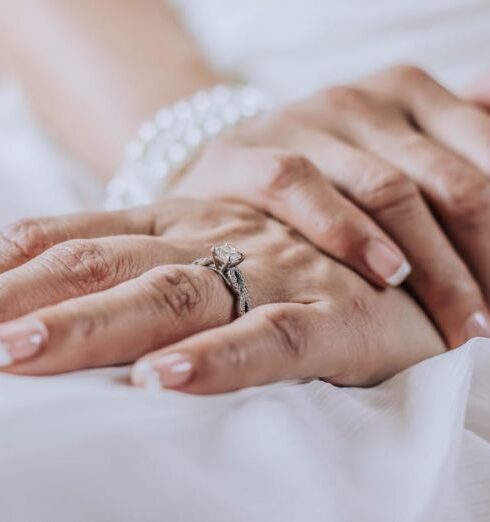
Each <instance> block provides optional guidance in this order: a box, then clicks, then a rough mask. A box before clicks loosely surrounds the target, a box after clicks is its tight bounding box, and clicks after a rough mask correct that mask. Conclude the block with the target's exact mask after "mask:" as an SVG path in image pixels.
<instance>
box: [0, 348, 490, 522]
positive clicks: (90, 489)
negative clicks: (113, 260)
mask: <svg viewBox="0 0 490 522" xmlns="http://www.w3.org/2000/svg"><path fill="white" fill-rule="evenodd" d="M489 375H490V342H489V341H487V340H475V341H473V342H471V343H469V345H468V346H467V347H465V348H461V349H459V350H456V351H453V352H450V353H448V354H446V355H443V356H440V357H437V358H434V359H430V360H427V361H424V362H423V363H421V364H418V365H417V366H416V367H414V368H412V369H410V370H408V371H406V372H404V373H402V374H400V375H398V376H396V377H395V378H394V379H392V380H390V381H388V382H385V383H384V384H382V385H380V386H378V387H376V388H372V389H368V390H359V389H347V388H346V389H341V388H335V387H333V386H331V385H329V384H326V383H321V382H316V381H315V382H311V383H308V384H296V383H280V384H277V385H272V386H269V387H264V388H255V389H249V390H244V391H240V392H237V393H232V394H228V395H224V396H218V397H190V396H185V395H181V394H177V393H173V392H162V393H159V392H157V393H149V392H145V391H142V390H137V389H134V388H131V387H130V386H129V385H128V384H127V377H128V372H127V370H125V369H108V370H96V371H90V372H84V373H78V374H73V375H65V376H58V377H49V378H19V377H10V376H6V375H4V376H0V390H1V393H0V419H1V426H2V430H1V432H0V510H1V511H0V513H1V520H2V522H135V521H138V522H155V521H157V520H158V521H167V520H168V521H172V522H177V521H185V522H203V521H213V522H215V521H218V522H251V521H253V522H272V521H281V522H305V521H309V520H311V521H320V520H322V521H323V520H325V521H346V522H352V521H358V520H359V521H361V520H362V521H363V522H394V521H397V522H476V521H479V522H488V520H489V519H490V495H489V492H490V382H489V379H488V376H489Z"/></svg>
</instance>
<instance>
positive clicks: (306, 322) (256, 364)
mask: <svg viewBox="0 0 490 522" xmlns="http://www.w3.org/2000/svg"><path fill="white" fill-rule="evenodd" d="M75 238H77V239H75ZM1 241H2V243H1V245H0V252H1V256H2V257H1V259H0V271H2V272H4V273H3V274H2V275H0V289H1V291H0V314H1V319H2V320H3V321H6V320H9V319H10V321H8V322H5V323H3V324H0V347H1V348H2V349H1V350H0V360H1V361H2V362H3V365H4V366H5V367H6V368H5V369H6V370H7V371H9V372H12V373H18V374H29V375H40V374H52V373H58V372H65V371H69V370H75V369H80V368H91V367H97V366H103V365H113V364H123V363H129V362H133V361H135V360H136V359H138V358H140V357H142V356H145V354H149V355H146V356H145V357H144V358H143V359H142V360H141V361H140V362H139V363H138V364H137V365H136V366H135V368H134V371H133V379H134V382H135V383H136V384H139V385H141V384H144V383H145V382H146V381H147V380H148V379H150V380H152V379H153V382H154V381H155V379H156V378H158V379H159V382H160V380H161V381H162V383H163V385H165V386H167V387H173V388H178V389H180V390H183V391H187V392H192V393H214V392H222V391H227V390H231V389H235V388H240V387H243V386H249V385H255V384H263V383H267V382H271V381H275V380H279V379H289V378H306V377H321V378H323V379H327V380H329V381H331V382H334V383H338V384H346V385H347V384H352V385H368V384H372V383H374V382H378V381H379V380H381V379H384V378H386V377H388V376H391V375H393V374H394V373H396V372H397V371H399V370H401V369H403V368H405V367H407V366H409V365H411V364H413V363H415V362H417V361H420V360H421V359H424V358H425V357H429V356H431V355H435V354H438V353H441V352H443V351H444V346H443V343H442V341H441V340H440V338H439V337H438V334H437V333H436V331H435V329H434V328H433V326H432V325H431V323H430V321H429V320H428V319H427V318H426V316H425V314H424V313H423V312H422V311H421V310H420V309H419V308H418V306H417V305H416V304H415V303H414V302H413V301H412V300H411V299H410V298H409V297H408V296H407V295H406V294H404V293H403V292H402V291H401V290H396V289H389V290H386V291H380V290H376V289H374V288H373V287H371V286H370V285H369V284H368V283H366V282H365V281H364V280H363V279H361V278H360V277H359V276H357V275H356V274H354V273H353V272H351V271H350V270H349V269H348V268H346V267H345V266H343V265H341V264H339V263H337V262H335V261H333V260H331V259H329V258H328V257H327V256H325V255H324V254H322V253H320V252H318V250H317V249H316V248H314V247H313V246H312V245H311V244H310V243H309V242H307V241H306V240H305V239H303V238H302V237H301V236H300V235H299V234H296V233H294V232H293V231H291V230H290V229H289V228H288V227H287V226H284V225H282V224H280V223H278V222H276V221H274V220H272V219H270V218H267V217H266V216H264V215H263V214H261V213H259V212H257V211H255V210H253V209H250V208H248V207H244V206H242V205H239V204H231V203H217V202H196V201H191V200H168V201H166V203H165V205H161V206H160V207H157V206H153V207H144V208H139V209H134V210H130V211H123V212H113V213H101V214H87V215H85V214H82V215H73V216H64V217H61V218H45V219H40V220H28V221H23V222H20V223H17V224H15V225H12V226H10V227H8V228H7V229H6V230H5V231H4V233H3V236H2V240H1ZM226 241H229V242H231V243H233V244H234V245H235V246H236V247H237V248H239V249H240V250H241V251H243V252H245V253H246V256H247V257H246V259H245V261H244V262H243V263H242V264H241V265H240V267H241V268H242V271H243V273H244V275H245V277H246V280H247V284H248V288H249V293H250V295H251V298H252V301H253V302H254V304H255V308H254V309H253V310H252V311H251V312H249V313H247V314H246V315H245V316H243V317H242V318H240V319H238V320H236V321H233V322H231V321H232V320H233V317H234V299H233V298H232V296H231V294H230V292H229V290H228V289H227V287H226V286H225V284H224V283H223V281H222V279H221V277H220V276H219V275H217V274H215V273H214V272H212V271H211V270H209V269H207V268H204V267H200V266H194V265H190V264H189V263H191V261H192V260H193V259H195V258H197V257H202V256H206V255H208V253H209V248H210V246H211V245H213V244H220V243H224V242H226ZM9 269H10V270H9ZM162 347H164V348H163V349H161V348H162ZM154 350H159V351H156V352H154Z"/></svg>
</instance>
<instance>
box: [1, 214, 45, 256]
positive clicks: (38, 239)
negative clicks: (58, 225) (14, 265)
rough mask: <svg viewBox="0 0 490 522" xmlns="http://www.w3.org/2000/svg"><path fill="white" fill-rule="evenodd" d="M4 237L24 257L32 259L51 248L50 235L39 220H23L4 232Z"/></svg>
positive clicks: (8, 227)
mask: <svg viewBox="0 0 490 522" xmlns="http://www.w3.org/2000/svg"><path fill="white" fill-rule="evenodd" d="M2 237H3V239H5V240H6V241H7V242H8V243H10V244H12V245H13V246H14V247H15V248H16V249H17V250H18V251H19V252H20V254H21V255H22V256H24V257H26V258H28V259H31V258H32V257H35V256H37V255H38V254H40V253H41V252H42V251H44V250H45V249H46V248H47V247H49V246H51V241H50V238H49V235H48V233H47V231H46V229H45V227H44V226H43V225H42V222H41V221H40V220H38V219H32V218H29V219H21V220H20V221H17V222H15V223H13V224H11V225H9V226H7V227H6V228H5V229H4V230H3V231H2Z"/></svg>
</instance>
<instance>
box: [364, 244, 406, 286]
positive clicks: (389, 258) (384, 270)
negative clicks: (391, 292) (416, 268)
mask: <svg viewBox="0 0 490 522" xmlns="http://www.w3.org/2000/svg"><path fill="white" fill-rule="evenodd" d="M364 259H365V260H366V263H367V264H368V266H369V268H370V269H371V270H372V271H373V272H375V273H376V274H378V276H379V277H381V278H382V279H383V280H384V281H386V282H387V283H388V284H389V285H391V286H398V285H400V284H401V283H402V282H403V281H405V279H406V278H407V277H408V275H409V274H410V272H411V271H412V268H411V267H410V264H409V263H408V261H407V260H406V259H405V258H404V257H403V256H402V255H401V254H399V253H398V252H397V251H396V250H393V249H391V248H390V247H388V246H387V245H385V244H384V243H383V242H382V241H380V240H378V239H373V240H372V241H370V242H369V243H368V245H367V247H366V249H365V251H364Z"/></svg>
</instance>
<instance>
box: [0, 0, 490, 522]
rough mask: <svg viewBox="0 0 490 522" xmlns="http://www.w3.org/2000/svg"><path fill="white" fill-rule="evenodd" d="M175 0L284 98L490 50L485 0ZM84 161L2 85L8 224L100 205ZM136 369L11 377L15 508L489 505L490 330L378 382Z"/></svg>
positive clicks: (4, 464) (152, 514) (226, 58)
mask: <svg viewBox="0 0 490 522" xmlns="http://www.w3.org/2000/svg"><path fill="white" fill-rule="evenodd" d="M179 3H180V9H181V12H182V14H183V16H185V18H186V20H187V23H188V24H189V27H191V28H192V30H193V32H194V33H195V36H196V38H197V39H198V41H200V42H201V44H202V45H203V48H204V49H205V51H206V52H207V54H208V55H209V57H210V59H212V60H213V61H214V62H215V63H217V64H219V65H220V67H222V68H224V69H228V70H233V71H235V72H237V73H239V74H241V75H242V76H244V77H246V78H248V79H250V80H252V81H253V80H256V81H257V82H258V83H259V84H260V85H261V86H262V87H265V88H267V89H270V90H271V91H272V92H276V93H278V94H280V95H282V96H284V97H286V98H287V97H292V96H296V95H299V94H303V93H304V92H308V91H310V90H312V89H314V88H316V87H318V86H320V85H322V84H323V83H325V82H330V81H334V80H341V81H346V80H348V79H351V78H353V77H355V76H357V75H358V74H359V75H360V74H362V73H364V72H365V71H368V70H372V69H374V68H377V67H378V66H382V65H384V64H385V63H388V62H393V61H396V60H398V59H400V60H410V61H416V62H419V63H422V64H424V65H426V66H428V67H429V68H430V69H431V70H432V71H434V72H436V74H437V75H438V76H439V77H440V78H442V79H444V80H446V81H449V82H450V83H451V85H453V86H456V87H459V86H461V85H463V84H464V83H465V82H466V81H467V80H468V79H469V78H470V77H471V76H472V75H473V73H476V72H477V71H479V70H480V69H481V70H482V69H483V68H484V66H485V61H486V60H487V56H488V49H489V47H490V45H489V38H490V32H489V31H488V27H489V25H490V24H489V10H490V3H489V2H487V1H479V2H478V1H476V0H473V1H471V0H464V1H463V0H460V1H456V0H412V1H411V2H392V1H390V0H386V1H381V0H376V1H374V0H373V1H371V2H364V1H363V0H357V1H356V0H350V1H348V0H343V1H342V2H335V3H333V2H327V1H325V2H323V1H316V0H301V1H299V0H297V1H293V0H289V1H286V0H268V1H267V2H262V1H260V2H259V0H247V2H243V1H242V2H237V1H235V2H231V1H230V0H221V1H220V0H195V1H194V2H191V1H190V0H187V1H185V0H181V1H180V2H179ZM84 175H86V173H84V172H83V171H82V170H81V169H80V167H79V166H77V165H75V164H73V162H71V161H70V160H69V159H68V158H66V157H65V156H63V155H62V154H61V152H60V151H58V150H57V149H56V147H55V146H54V145H53V144H52V143H50V142H49V141H48V140H47V139H46V138H45V137H43V136H42V135H41V134H40V132H39V130H37V129H36V128H35V127H34V126H33V124H32V122H30V120H29V118H28V116H27V115H26V114H25V112H24V109H23V107H22V104H21V103H20V102H19V99H18V97H17V94H16V92H15V91H14V90H12V89H11V88H9V87H5V88H3V89H2V90H0V222H1V223H5V222H6V221H10V220H11V219H13V218H17V217H22V216H25V215H35V214H46V213H54V214H55V213H59V212H65V211H69V210H81V209H88V208H91V207H93V206H97V202H98V201H99V200H100V187H97V186H94V185H91V184H89V183H87V182H86V181H85V180H84V178H83V176H84ZM127 373H128V370H127V369H107V370H97V371H88V372H81V373H77V374H72V375H64V376H57V377H47V378H21V377H11V376H7V375H0V427H1V428H0V520H1V521H2V522H112V521H114V522H134V521H138V522H154V521H156V520H169V521H173V522H174V521H186V522H192V521H196V522H197V521H199V522H203V521H207V520H209V521H213V522H235V521H237V522H238V521H240V522H241V521H247V522H248V521H254V522H262V521H263V522H275V521H281V522H296V521H297V522H305V521H309V520H312V521H317V520H328V521H335V522H342V521H346V522H352V521H354V520H356V521H357V520H359V521H360V520H362V521H363V522H384V521H386V522H394V521H395V520H396V521H397V522H438V521H441V522H442V521H444V522H462V521H464V522H477V521H478V522H484V521H485V522H488V520H490V444H489V443H490V411H489V408H490V406H489V404H490V383H489V375H490V341H485V340H476V341H473V342H471V343H469V345H468V346H467V347H465V348H463V349H460V350H456V351H453V352H451V353H448V354H445V355H443V356H440V357H437V358H434V359H431V360H428V361H425V362H423V363H421V364H419V365H417V366H416V367H414V368H411V369H409V370H408V371H406V372H404V373H402V374H400V375H398V376H397V377H395V378H394V379H392V380H390V381H388V382H386V383H384V384H382V385H380V386H378V387H375V388H372V389H368V390H359V389H339V388H335V387H333V386H330V385H328V384H325V383H321V382H311V383H309V384H298V383H281V384H277V385H273V386H270V387H265V388H260V389H252V390H245V391H242V392H239V393H234V394H229V395H224V396H219V397H205V398H199V397H188V396H183V395H178V394H174V393H170V392H163V393H161V394H153V395H149V394H147V393H146V392H144V391H141V390H136V389H133V388H131V387H129V386H128V384H127Z"/></svg>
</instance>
